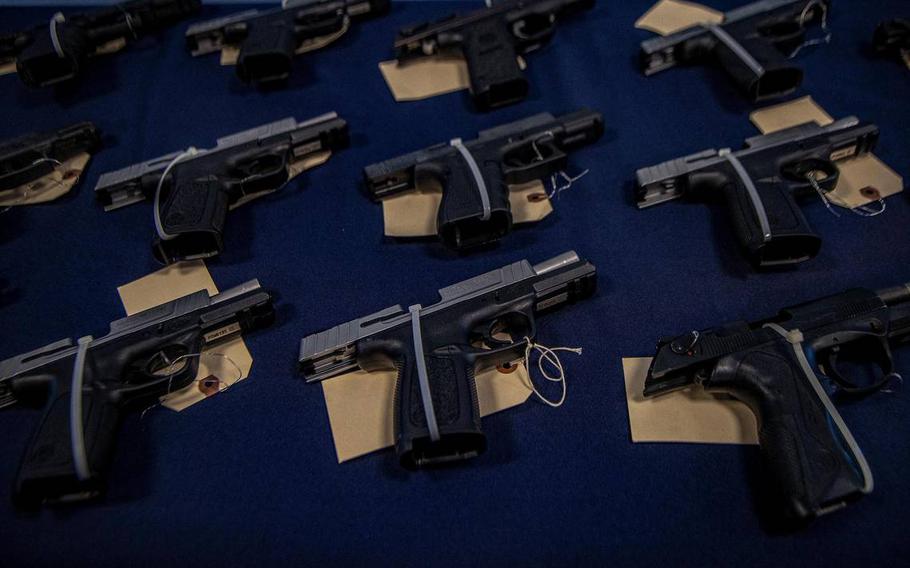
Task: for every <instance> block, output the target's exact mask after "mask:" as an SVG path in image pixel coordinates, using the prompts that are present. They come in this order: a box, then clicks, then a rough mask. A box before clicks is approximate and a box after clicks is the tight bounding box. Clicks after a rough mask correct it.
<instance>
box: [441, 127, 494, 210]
mask: <svg viewBox="0 0 910 568" xmlns="http://www.w3.org/2000/svg"><path fill="white" fill-rule="evenodd" d="M449 144H450V145H451V146H452V147H454V148H455V149H456V150H458V153H459V154H461V157H462V158H464V161H465V162H467V164H468V169H470V170H471V175H472V176H473V177H474V185H476V186H477V192H478V193H479V194H480V203H481V205H482V206H483V215H482V216H481V217H480V219H481V221H488V220H489V219H490V193H489V191H487V184H486V182H484V181H483V175H482V174H481V173H480V166H478V165H477V162H476V161H475V160H474V156H472V155H471V151H470V150H468V149H467V147H465V145H464V144H463V143H462V141H461V138H453V139H452V140H451V141H449Z"/></svg>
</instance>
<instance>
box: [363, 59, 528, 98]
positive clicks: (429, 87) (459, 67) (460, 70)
mask: <svg viewBox="0 0 910 568" xmlns="http://www.w3.org/2000/svg"><path fill="white" fill-rule="evenodd" d="M518 67H519V68H521V69H522V70H523V69H525V67H527V65H526V64H525V61H524V59H523V58H521V57H519V58H518ZM379 71H380V72H381V73H382V77H383V79H385V82H386V85H388V87H389V90H390V91H391V92H392V96H393V97H394V98H395V100H396V101H397V102H404V101H419V100H422V99H428V98H430V97H435V96H437V95H444V94H446V93H453V92H455V91H461V90H464V89H467V88H469V87H470V86H471V81H470V77H469V75H468V65H467V63H465V61H464V58H463V57H462V56H461V55H457V54H445V55H433V56H428V57H419V58H417V59H413V60H410V61H404V62H399V61H398V60H394V59H393V60H391V61H382V62H380V63H379Z"/></svg>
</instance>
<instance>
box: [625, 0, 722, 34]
mask: <svg viewBox="0 0 910 568" xmlns="http://www.w3.org/2000/svg"><path fill="white" fill-rule="evenodd" d="M723 21H724V14H723V13H722V12H718V11H717V10H713V9H711V8H708V7H707V6H702V5H701V4H695V3H694V2H683V1H682V0H661V1H660V2H658V3H657V4H655V5H654V6H652V7H651V9H650V10H648V11H647V12H645V14H644V15H643V16H642V17H641V18H639V19H638V21H637V22H635V27H636V28H639V29H642V30H649V31H652V32H654V33H657V34H660V35H663V36H666V35H670V34H674V33H676V32H678V31H681V30H684V29H686V28H691V27H692V26H696V25H698V24H704V23H710V24H720V23H722V22H723Z"/></svg>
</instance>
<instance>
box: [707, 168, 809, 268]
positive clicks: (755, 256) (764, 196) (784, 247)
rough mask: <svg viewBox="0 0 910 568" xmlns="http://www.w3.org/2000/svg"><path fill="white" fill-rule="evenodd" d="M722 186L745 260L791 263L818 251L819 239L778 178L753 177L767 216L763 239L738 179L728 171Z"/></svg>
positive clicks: (762, 263) (766, 264) (764, 263)
mask: <svg viewBox="0 0 910 568" xmlns="http://www.w3.org/2000/svg"><path fill="white" fill-rule="evenodd" d="M730 179H731V180H732V181H730V182H729V183H727V184H725V185H724V187H723V190H722V191H723V194H724V197H725V199H726V201H727V206H728V208H729V212H730V219H731V221H732V223H733V227H734V230H735V231H736V237H737V239H738V240H739V243H740V244H741V245H742V246H743V248H744V249H745V251H746V254H747V255H748V257H749V260H750V261H751V262H752V263H753V264H755V265H756V266H758V267H770V266H785V265H794V264H799V263H800V262H804V261H806V260H810V259H812V258H814V257H815V255H817V254H818V251H819V249H820V248H821V239H820V238H819V237H818V235H816V234H815V232H813V230H812V228H811V227H809V222H808V221H806V217H805V216H804V215H803V212H802V210H800V208H799V205H798V204H797V203H796V200H795V199H794V197H793V195H792V194H791V193H790V190H789V188H788V187H787V185H786V184H784V183H783V182H781V181H779V180H772V181H763V180H753V183H754V184H755V189H756V191H757V193H758V196H759V199H760V200H761V203H762V206H763V208H764V211H765V214H766V215H767V218H768V226H769V228H770V233H771V234H770V238H767V239H766V238H765V236H764V234H763V233H762V228H761V225H760V223H759V220H758V214H757V212H756V208H755V205H754V204H753V202H752V199H751V197H750V196H749V192H748V191H747V189H746V187H745V185H744V184H743V182H742V180H740V179H738V178H737V177H735V175H734V174H731V176H730Z"/></svg>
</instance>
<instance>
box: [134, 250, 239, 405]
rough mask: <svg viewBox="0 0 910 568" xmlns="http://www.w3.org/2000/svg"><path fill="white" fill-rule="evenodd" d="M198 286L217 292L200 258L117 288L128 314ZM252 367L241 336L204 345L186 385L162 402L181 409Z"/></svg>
mask: <svg viewBox="0 0 910 568" xmlns="http://www.w3.org/2000/svg"><path fill="white" fill-rule="evenodd" d="M199 290H205V291H207V292H208V293H209V296H213V295H215V294H217V293H218V288H217V287H216V286H215V282H214V281H213V280H212V276H211V274H209V271H208V269H207V268H206V267H205V263H204V262H203V261H201V260H193V261H184V262H178V263H175V264H171V265H169V266H166V267H164V268H162V269H161V270H159V271H157V272H153V273H151V274H149V275H148V276H144V277H142V278H140V279H139V280H134V281H133V282H130V283H129V284H124V285H123V286H120V287H119V288H117V292H118V293H119V294H120V301H121V302H122V303H123V307H124V309H126V314H127V315H128V316H131V315H133V314H135V313H137V312H141V311H143V310H147V309H149V308H153V307H155V306H158V305H161V304H163V303H165V302H170V301H173V300H176V299H177V298H182V297H183V296H186V295H188V294H192V293H193V292H198V291H199ZM252 367H253V356H252V355H250V351H249V350H248V349H247V348H246V343H244V342H243V339H242V338H241V337H236V338H234V339H231V340H228V341H227V342H224V343H220V344H218V345H215V346H212V347H211V348H209V349H204V350H203V351H202V354H201V355H200V357H199V371H198V373H197V374H196V379H195V380H194V381H193V382H192V383H190V384H189V385H187V386H186V387H184V388H182V389H180V390H177V391H174V392H172V393H169V394H166V395H164V396H162V397H161V398H160V402H161V405H162V406H166V407H167V408H170V409H171V410H176V411H180V410H183V409H185V408H187V407H189V406H192V405H194V404H196V403H197V402H199V401H201V400H204V399H205V398H206V397H208V396H211V395H213V394H215V393H217V392H219V391H222V390H224V389H226V388H228V387H230V386H231V385H233V384H234V383H236V382H237V381H240V380H242V379H245V378H246V377H247V376H248V375H249V374H250V369H251V368H252Z"/></svg>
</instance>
